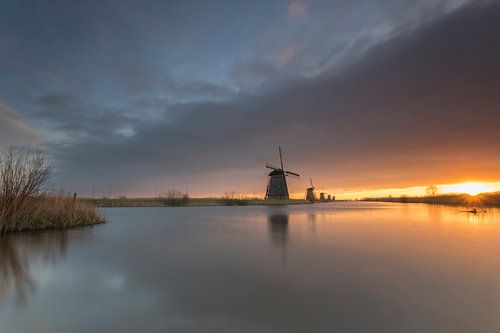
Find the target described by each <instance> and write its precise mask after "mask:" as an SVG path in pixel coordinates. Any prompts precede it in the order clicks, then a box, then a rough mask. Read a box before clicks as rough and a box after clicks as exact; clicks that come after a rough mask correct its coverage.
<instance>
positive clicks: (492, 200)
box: [362, 192, 500, 207]
mask: <svg viewBox="0 0 500 333" xmlns="http://www.w3.org/2000/svg"><path fill="white" fill-rule="evenodd" d="M362 201H379V202H403V203H428V204H439V205H453V206H467V207H500V192H494V193H482V194H478V195H475V196H472V195H469V194H442V195H435V196H424V197H408V196H400V197H383V198H364V199H362Z"/></svg>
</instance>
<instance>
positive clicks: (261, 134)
mask: <svg viewBox="0 0 500 333" xmlns="http://www.w3.org/2000/svg"><path fill="white" fill-rule="evenodd" d="M290 5H291V2H288V1H287V2H276V3H275V4H273V5H268V6H266V7H265V9H266V10H263V9H264V7H263V5H262V4H257V3H251V4H246V5H245V6H244V8H237V7H236V6H235V4H233V3H232V2H227V3H226V4H225V6H222V5H221V4H218V6H214V5H209V4H199V6H198V5H194V3H188V2H183V3H172V4H169V5H168V6H167V5H165V4H159V3H154V2H148V3H145V4H144V5H141V6H138V5H137V4H134V3H133V2H128V1H126V2H120V3H119V5H118V4H117V3H115V2H113V1H109V2H108V1H106V2H103V3H102V4H97V3H94V2H85V3H79V4H77V5H75V6H65V5H64V4H63V3H58V2H54V3H51V4H46V5H42V3H41V2H40V3H38V2H37V3H36V4H35V5H34V6H33V8H31V9H30V10H27V11H26V10H25V8H24V6H19V5H18V4H17V3H14V2H12V3H10V2H9V5H8V6H6V7H5V8H4V9H5V10H6V11H5V12H8V13H10V16H9V19H7V18H5V17H2V15H1V14H0V32H1V36H0V51H1V52H3V54H5V55H6V57H5V61H2V62H0V74H1V75H2V78H3V79H0V88H1V89H0V91H1V93H0V97H1V98H2V99H4V100H6V101H8V102H9V104H10V105H13V106H14V107H15V108H16V110H19V112H22V114H23V115H24V117H26V118H27V119H29V120H30V124H36V125H37V127H35V128H37V130H39V131H41V132H43V133H46V134H47V135H48V136H50V137H51V139H52V143H51V145H50V146H49V147H50V151H51V154H53V156H54V158H55V159H56V169H55V171H56V175H55V177H54V178H55V179H60V180H61V182H64V183H65V184H66V186H67V187H72V188H75V189H77V190H78V191H82V192H87V193H88V192H89V191H90V188H91V187H92V186H94V185H95V186H102V187H104V186H105V187H106V188H107V187H108V186H109V185H112V186H113V187H114V188H115V190H116V191H119V192H122V193H135V194H149V193H151V192H147V191H150V190H151V189H153V188H155V187H159V188H162V187H173V186H177V187H178V186H186V185H187V186H190V187H191V188H193V187H194V188H193V191H195V192H198V193H223V192H225V191H232V190H235V191H239V192H262V187H263V184H264V183H265V169H263V168H262V165H263V163H264V162H265V161H266V160H269V159H272V158H275V149H276V146H277V145H282V146H284V147H285V152H286V159H287V160H286V162H287V165H289V166H290V167H291V168H293V169H294V171H299V172H300V173H302V174H304V175H305V176H309V175H313V177H314V178H315V179H317V181H318V183H321V184H323V185H324V186H325V187H332V188H339V187H344V188H360V187H387V186H408V185H416V184H422V183H429V182H437V183H439V182H447V181H457V180H462V179H463V177H468V175H474V174H480V175H484V176H485V177H488V178H490V179H494V178H495V179H497V178H498V177H499V176H500V175H499V174H498V171H497V170H499V168H498V166H499V163H500V161H498V160H497V159H496V158H494V156H496V155H498V154H497V151H496V147H495V146H494V145H493V144H492V143H493V142H495V141H498V139H499V134H498V133H499V132H498V131H497V129H496V128H495V125H496V124H498V123H499V120H500V119H499V114H498V111H497V109H498V108H497V106H498V105H499V99H498V96H497V95H498V94H497V93H496V91H495V89H496V87H498V85H499V83H500V82H499V77H500V76H499V74H500V73H499V72H500V70H499V63H498V60H497V59H500V58H499V56H500V50H499V47H500V46H499V44H500V43H499V42H498V40H500V36H499V34H500V23H499V21H498V19H497V17H498V15H499V14H500V8H499V7H500V5H499V3H498V1H458V0H446V1H445V0H443V1H430V0H429V1H427V0H423V1H418V2H415V1H404V2H401V1H395V0H394V1H392V0H386V1H377V2H374V1H364V0H361V1H358V2H348V3H346V2H337V1H316V2H304V4H303V5H300V6H299V7H297V8H295V9H294V13H295V14H299V13H300V15H295V14H294V16H293V17H294V18H293V19H291V18H290V17H289V14H290V12H289V8H290ZM200 6H201V7H200ZM21 13H22V15H21ZM235 13H242V14H241V15H235ZM243 13H244V14H245V15H243ZM11 21H12V22H14V21H15V22H16V24H17V29H12V28H11V26H12V24H13V23H12V22H11ZM268 22H272V23H273V24H272V25H269V24H268ZM266 23H267V25H266ZM32 26H40V29H39V31H35V30H34V29H32ZM4 51H5V52H4ZM5 78H8V79H5ZM9 117H10V116H9ZM11 118H12V117H11ZM11 118H9V119H11ZM0 119H1V121H2V125H4V124H9V123H8V121H7V120H5V119H7V118H6V117H5V116H4V117H3V118H0ZM4 127H5V126H4ZM26 137H29V135H27V136H26ZM304 179H307V177H305V178H304ZM91 183H92V184H91ZM304 184H305V180H303V181H301V182H297V183H295V185H294V187H296V188H297V191H299V189H301V188H302V187H303V185H304ZM304 186H305V185H304Z"/></svg>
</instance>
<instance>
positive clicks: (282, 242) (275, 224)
mask: <svg viewBox="0 0 500 333" xmlns="http://www.w3.org/2000/svg"><path fill="white" fill-rule="evenodd" d="M288 220H289V214H288V212H286V211H280V212H272V213H270V214H269V216H268V222H269V233H270V236H271V241H272V243H273V244H274V245H275V246H277V247H279V248H280V249H281V250H282V265H283V266H285V265H286V246H287V241H288V233H289V231H288Z"/></svg>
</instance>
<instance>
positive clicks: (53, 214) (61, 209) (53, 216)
mask: <svg viewBox="0 0 500 333" xmlns="http://www.w3.org/2000/svg"><path fill="white" fill-rule="evenodd" d="M103 222H104V218H103V217H102V216H101V215H100V214H99V213H98V212H97V210H96V208H95V206H94V205H92V204H91V203H89V202H87V201H83V200H73V198H72V197H68V196H63V195H41V196H38V197H34V198H30V199H29V200H27V201H26V202H25V203H24V204H23V206H22V207H21V208H20V209H18V210H17V211H16V212H14V213H13V214H11V215H10V216H9V217H8V218H6V217H2V216H1V215H0V229H3V230H4V231H6V232H9V231H26V230H42V229H57V228H71V227H77V226H84V225H91V224H98V223H103Z"/></svg>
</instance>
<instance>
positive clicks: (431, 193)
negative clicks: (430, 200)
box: [425, 184, 439, 197]
mask: <svg viewBox="0 0 500 333" xmlns="http://www.w3.org/2000/svg"><path fill="white" fill-rule="evenodd" d="M438 192H439V187H437V185H434V184H431V185H429V186H427V188H426V189H425V193H426V194H427V196H428V197H434V196H435V195H436V194H437V193H438Z"/></svg>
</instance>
